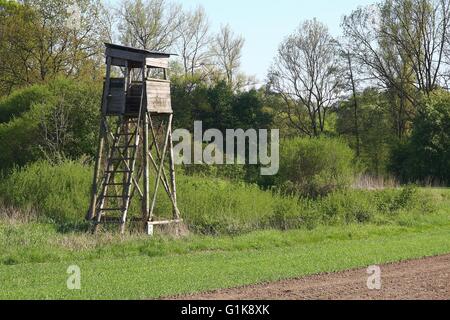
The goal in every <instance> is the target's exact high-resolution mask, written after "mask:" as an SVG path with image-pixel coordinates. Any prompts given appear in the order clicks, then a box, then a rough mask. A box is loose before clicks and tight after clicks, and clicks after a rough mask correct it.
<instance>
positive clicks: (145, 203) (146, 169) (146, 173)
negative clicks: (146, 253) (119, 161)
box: [142, 111, 150, 221]
mask: <svg viewBox="0 0 450 320" xmlns="http://www.w3.org/2000/svg"><path fill="white" fill-rule="evenodd" d="M148 118H149V115H148V113H147V111H145V112H144V123H143V125H144V130H143V133H144V134H143V138H144V149H143V150H142V152H143V157H144V199H143V208H142V218H143V221H147V220H148V218H149V215H150V180H149V174H150V172H149V161H148V159H149V155H148V150H149V143H148V138H149V137H148V133H149V132H148V126H149V119H148Z"/></svg>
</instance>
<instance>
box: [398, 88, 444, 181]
mask: <svg viewBox="0 0 450 320" xmlns="http://www.w3.org/2000/svg"><path fill="white" fill-rule="evenodd" d="M392 170H393V171H394V172H395V173H397V175H398V176H399V177H400V178H401V179H402V180H403V181H405V182H411V181H412V182H416V181H422V182H425V181H427V180H428V181H431V182H438V183H445V184H449V183H450V93H448V92H447V91H443V90H439V91H435V92H433V93H432V94H430V96H429V97H427V98H424V106H423V112H422V115H421V117H417V118H416V119H415V121H414V127H413V133H412V136H411V139H410V140H409V141H408V142H406V143H403V144H400V145H399V146H398V147H397V148H396V150H395V152H394V153H393V156H392Z"/></svg>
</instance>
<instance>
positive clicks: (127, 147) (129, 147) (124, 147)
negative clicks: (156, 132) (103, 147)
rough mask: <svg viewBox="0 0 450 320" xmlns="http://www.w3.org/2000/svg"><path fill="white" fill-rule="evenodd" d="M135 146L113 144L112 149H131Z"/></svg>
mask: <svg viewBox="0 0 450 320" xmlns="http://www.w3.org/2000/svg"><path fill="white" fill-rule="evenodd" d="M132 148H137V146H136V145H129V146H114V149H132Z"/></svg>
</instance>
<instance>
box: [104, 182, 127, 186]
mask: <svg viewBox="0 0 450 320" xmlns="http://www.w3.org/2000/svg"><path fill="white" fill-rule="evenodd" d="M104 185H107V186H128V185H131V183H128V182H125V183H119V182H117V183H116V182H114V183H106V184H105V183H104Z"/></svg>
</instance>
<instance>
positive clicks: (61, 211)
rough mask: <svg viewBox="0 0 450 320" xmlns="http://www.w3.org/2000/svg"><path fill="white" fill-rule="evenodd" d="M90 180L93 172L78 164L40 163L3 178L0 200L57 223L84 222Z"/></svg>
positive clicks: (0, 185) (71, 162) (0, 187)
mask: <svg viewBox="0 0 450 320" xmlns="http://www.w3.org/2000/svg"><path fill="white" fill-rule="evenodd" d="M91 181H92V178H91V175H90V170H88V169H87V168H86V167H84V166H83V165H81V164H80V163H79V162H74V161H65V162H63V163H60V164H59V165H51V164H49V163H47V162H44V161H39V162H36V163H33V164H31V165H29V166H27V167H25V168H24V169H17V168H16V169H14V170H13V171H12V173H11V174H10V175H9V176H8V177H6V178H4V179H2V181H1V183H0V197H1V198H2V200H3V202H4V203H5V204H6V205H11V206H14V207H19V208H34V209H36V211H37V212H38V213H39V215H40V216H41V217H42V218H47V219H51V220H53V221H55V222H57V223H66V222H67V223H70V222H82V221H83V217H84V215H85V214H86V212H87V208H88V206H89V185H90V183H91Z"/></svg>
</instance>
